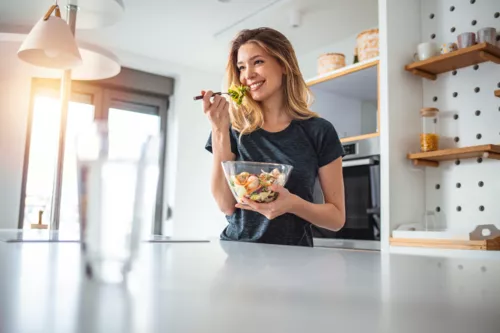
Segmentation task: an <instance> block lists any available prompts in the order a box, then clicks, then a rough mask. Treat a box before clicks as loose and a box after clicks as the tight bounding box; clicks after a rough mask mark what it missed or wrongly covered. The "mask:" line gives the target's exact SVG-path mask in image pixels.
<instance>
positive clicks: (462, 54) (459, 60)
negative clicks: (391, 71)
mask: <svg viewBox="0 0 500 333" xmlns="http://www.w3.org/2000/svg"><path fill="white" fill-rule="evenodd" d="M486 61H492V62H494V63H497V64H500V48H498V47H496V46H494V45H492V44H489V43H481V44H476V45H474V46H471V47H467V48H463V49H459V50H457V51H453V52H450V53H446V54H441V55H438V56H435V57H432V58H429V59H427V60H423V61H417V62H414V63H412V64H409V65H406V66H405V69H406V70H407V71H409V72H411V73H413V74H415V75H418V76H421V77H424V78H426V79H429V80H436V78H437V74H441V73H446V72H450V71H453V70H455V69H459V68H464V67H468V66H472V65H475V64H480V63H482V62H486Z"/></svg>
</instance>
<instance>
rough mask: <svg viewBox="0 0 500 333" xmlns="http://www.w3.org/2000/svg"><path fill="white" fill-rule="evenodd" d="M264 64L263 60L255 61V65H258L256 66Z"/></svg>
mask: <svg viewBox="0 0 500 333" xmlns="http://www.w3.org/2000/svg"><path fill="white" fill-rule="evenodd" d="M263 63H264V61H262V60H255V64H256V65H257V64H263Z"/></svg>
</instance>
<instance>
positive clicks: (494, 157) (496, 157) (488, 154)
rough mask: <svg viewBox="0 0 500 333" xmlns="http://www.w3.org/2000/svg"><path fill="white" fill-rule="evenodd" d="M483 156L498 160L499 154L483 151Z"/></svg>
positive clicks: (499, 158)
mask: <svg viewBox="0 0 500 333" xmlns="http://www.w3.org/2000/svg"><path fill="white" fill-rule="evenodd" d="M484 157H486V158H490V159H492V160H500V154H499V153H484Z"/></svg>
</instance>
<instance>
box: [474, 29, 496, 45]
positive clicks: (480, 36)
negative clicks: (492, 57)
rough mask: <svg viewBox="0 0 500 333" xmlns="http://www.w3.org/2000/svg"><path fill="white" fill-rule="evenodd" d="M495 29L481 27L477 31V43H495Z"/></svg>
mask: <svg viewBox="0 0 500 333" xmlns="http://www.w3.org/2000/svg"><path fill="white" fill-rule="evenodd" d="M496 37H497V30H496V29H495V28H483V29H481V30H479V31H478V32H477V41H478V43H490V44H493V45H495V44H496Z"/></svg>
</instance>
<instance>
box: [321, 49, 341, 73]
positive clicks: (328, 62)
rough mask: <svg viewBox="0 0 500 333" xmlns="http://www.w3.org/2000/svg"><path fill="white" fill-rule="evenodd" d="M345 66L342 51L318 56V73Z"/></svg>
mask: <svg viewBox="0 0 500 333" xmlns="http://www.w3.org/2000/svg"><path fill="white" fill-rule="evenodd" d="M344 66H345V55H344V54H342V53H325V54H322V55H320V56H319V58H318V74H319V75H321V74H324V73H328V72H331V71H333V70H336V69H339V68H342V67H344Z"/></svg>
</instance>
